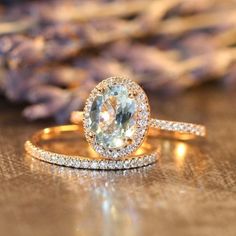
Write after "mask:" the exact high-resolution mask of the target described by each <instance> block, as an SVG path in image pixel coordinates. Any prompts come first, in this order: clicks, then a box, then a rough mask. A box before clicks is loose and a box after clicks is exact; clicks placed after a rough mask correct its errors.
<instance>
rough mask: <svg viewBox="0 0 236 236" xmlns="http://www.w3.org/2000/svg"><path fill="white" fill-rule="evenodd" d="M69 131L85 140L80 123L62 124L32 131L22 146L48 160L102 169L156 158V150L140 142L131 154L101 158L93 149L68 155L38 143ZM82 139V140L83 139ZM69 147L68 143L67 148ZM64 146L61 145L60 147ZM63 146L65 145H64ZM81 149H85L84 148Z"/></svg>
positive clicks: (135, 164) (143, 163)
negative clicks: (79, 153)
mask: <svg viewBox="0 0 236 236" xmlns="http://www.w3.org/2000/svg"><path fill="white" fill-rule="evenodd" d="M68 133H72V134H74V135H76V136H77V135H80V136H81V137H80V139H79V140H80V141H81V142H82V141H85V140H83V139H84V138H82V135H83V127H82V126H80V125H63V126H56V127H51V128H46V129H43V130H40V131H39V132H37V133H35V134H34V135H33V136H32V138H31V139H30V140H28V141H26V142H25V150H26V152H27V153H28V154H30V155H32V156H33V157H35V158H37V159H40V160H42V161H45V162H49V163H52V164H57V165H62V166H68V167H75V168H83V169H102V170H118V169H130V168H137V167H142V166H147V165H149V164H152V163H154V162H156V161H157V158H158V155H157V150H156V149H155V148H154V147H152V146H151V145H148V144H147V143H144V144H143V145H142V147H141V148H140V149H139V150H138V151H137V152H136V153H135V154H133V155H132V156H127V157H124V158H121V159H119V160H115V159H105V158H102V157H100V156H98V155H97V154H96V153H91V150H90V151H87V153H86V155H85V154H81V155H72V154H71V153H69V154H65V153H59V152H56V151H54V150H53V151H51V150H50V149H49V148H45V147H43V145H42V143H45V142H53V141H54V140H60V139H61V137H62V136H63V135H65V134H68ZM84 143H85V142H84ZM76 146H78V149H80V151H81V152H82V151H84V150H82V149H89V146H88V145H87V146H83V145H82V144H80V143H77V145H76ZM69 148H71V147H70V146H69V147H68V149H69ZM64 149H65V148H64ZM66 149H67V148H66ZM84 153H85V151H84Z"/></svg>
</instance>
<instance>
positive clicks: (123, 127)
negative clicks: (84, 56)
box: [89, 85, 137, 148]
mask: <svg viewBox="0 0 236 236" xmlns="http://www.w3.org/2000/svg"><path fill="white" fill-rule="evenodd" d="M136 110H137V104H136V101H135V99H134V98H130V97H129V91H128V89H127V88H126V87H125V86H122V85H112V86H109V87H107V88H106V89H105V91H104V92H103V93H102V94H99V95H97V96H96V98H95V99H94V101H93V103H92V106H91V109H90V112H89V129H90V130H91V131H92V133H93V134H94V135H95V141H96V143H97V144H98V145H101V146H103V147H105V148H121V147H124V146H126V145H127V144H129V143H130V142H132V138H133V135H134V133H135V129H136Z"/></svg>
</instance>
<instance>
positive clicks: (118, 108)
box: [25, 77, 206, 170]
mask: <svg viewBox="0 0 236 236" xmlns="http://www.w3.org/2000/svg"><path fill="white" fill-rule="evenodd" d="M71 122H72V123H74V125H67V126H58V127H53V128H47V129H44V130H42V131H39V132H38V133H36V134H35V135H34V136H33V137H32V138H31V139H30V140H28V141H26V143H25V150H26V151H27V152H28V153H29V154H31V155H32V156H33V157H35V158H38V159H40V160H43V161H46V162H50V163H53V164H58V165H63V166H70V167H75V168H84V169H113V170H114V169H115V170H116V169H129V168H136V167H142V166H146V165H149V164H152V163H154V162H156V161H157V159H158V153H157V148H156V147H150V145H148V143H147V138H148V137H149V136H153V135H171V136H172V137H175V138H180V139H191V138H195V137H198V136H200V137H204V136H205V135H206V131H205V127H204V126H202V125H196V124H190V123H183V122H173V121H165V120H158V119H153V118H151V113H150V106H149V101H148V98H147V95H146V94H145V92H144V90H143V89H142V88H141V87H140V86H139V85H138V84H137V83H136V82H134V81H132V80H130V79H128V78H125V77H111V78H108V79H106V80H103V81H102V82H100V83H99V84H98V85H97V86H96V87H95V88H94V89H93V90H92V91H91V93H90V95H89V97H88V99H87V101H86V104H85V108H84V111H75V112H72V114H71ZM67 132H79V133H80V134H81V133H84V136H85V139H86V141H87V142H88V144H89V146H90V147H92V149H93V150H94V151H95V152H96V153H97V154H98V155H96V157H95V156H93V155H89V156H84V155H67V154H61V153H56V152H52V151H50V150H45V149H44V148H42V147H40V145H39V143H40V142H41V141H42V140H50V139H51V138H52V137H54V136H55V135H61V134H63V133H67ZM77 145H78V146H79V143H78V144H77ZM147 147H148V148H147ZM141 149H143V150H144V151H143V152H142V153H140V152H139V150H141Z"/></svg>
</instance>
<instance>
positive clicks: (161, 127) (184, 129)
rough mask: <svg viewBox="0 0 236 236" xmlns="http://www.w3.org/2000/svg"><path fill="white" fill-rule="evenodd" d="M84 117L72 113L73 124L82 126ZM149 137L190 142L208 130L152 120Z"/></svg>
mask: <svg viewBox="0 0 236 236" xmlns="http://www.w3.org/2000/svg"><path fill="white" fill-rule="evenodd" d="M83 117H84V113H83V112H82V111H74V112H72V113H71V117H70V120H71V122H72V123H73V124H81V123H82V121H83ZM148 135H149V136H161V137H170V138H176V139H182V140H189V139H194V138H196V137H205V136H206V128H205V126H203V125H198V124H192V123H186V122H177V121H167V120H158V119H150V121H149V133H148Z"/></svg>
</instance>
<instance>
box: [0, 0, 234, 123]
mask: <svg viewBox="0 0 236 236" xmlns="http://www.w3.org/2000/svg"><path fill="white" fill-rule="evenodd" d="M235 43H236V2H235V0H224V1H222V0H145V1H144V0H143V1H142V0H115V1H109V0H94V1H87V0H86V1H85V0H66V1H65V0H64V1H63V0H57V1H56V0H54V1H42V0H41V1H21V0H4V1H1V5H0V94H1V95H3V96H4V97H6V98H7V99H8V100H10V101H12V102H14V103H17V104H19V103H23V104H25V108H24V109H23V115H24V116H25V117H26V118H27V119H29V120H35V119H41V118H48V117H51V118H53V119H55V120H56V121H57V122H66V121H67V120H68V117H69V114H70V112H71V111H73V110H76V109H81V108H83V104H84V100H85V98H86V97H87V96H88V94H89V92H90V90H91V88H93V87H94V86H95V85H96V84H97V83H98V82H99V81H101V80H103V79H105V78H107V77H110V76H116V75H117V76H122V75H124V76H129V77H130V78H132V79H135V80H136V81H138V82H139V83H140V84H141V85H142V86H143V87H144V88H145V89H146V90H147V91H150V92H152V93H155V94H156V95H157V96H158V97H164V98H170V99H173V98H174V97H175V96H177V94H179V93H184V92H185V91H186V90H189V89H195V88H196V87H199V86H202V85H203V84H207V83H215V85H216V86H221V87H224V88H225V91H227V90H229V89H230V90H232V89H234V87H236V66H235V65H236V64H235V61H236V48H235ZM200 88H201V87H200Z"/></svg>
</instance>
